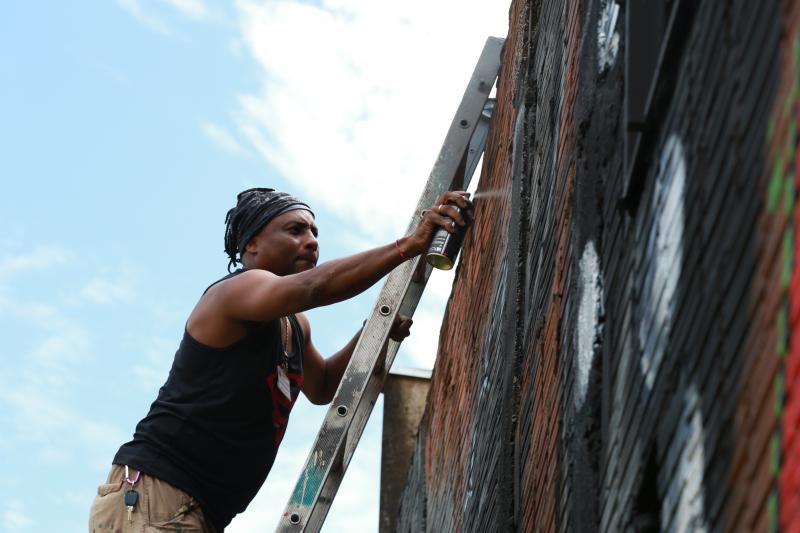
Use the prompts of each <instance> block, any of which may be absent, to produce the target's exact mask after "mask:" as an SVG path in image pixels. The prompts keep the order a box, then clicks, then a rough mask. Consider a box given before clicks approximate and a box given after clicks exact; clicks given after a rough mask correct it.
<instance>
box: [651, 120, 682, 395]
mask: <svg viewBox="0 0 800 533" xmlns="http://www.w3.org/2000/svg"><path fill="white" fill-rule="evenodd" d="M685 187H686V157H685V151H684V148H683V143H682V142H681V140H680V139H679V138H678V136H677V135H674V134H673V135H670V137H669V138H668V139H667V142H666V144H665V145H664V150H663V151H662V154H661V160H660V161H659V173H658V176H657V179H656V183H655V186H654V187H653V200H652V206H653V211H654V212H655V213H656V214H655V220H654V223H653V224H652V226H651V227H650V233H649V236H648V241H647V250H646V252H645V253H644V254H643V258H642V263H643V266H644V268H645V278H644V285H643V287H642V298H643V301H642V303H643V306H644V309H643V313H642V317H641V322H640V323H639V342H640V348H641V350H642V357H641V359H640V365H641V371H642V374H643V375H644V377H645V384H646V385H647V388H648V389H652V388H653V384H654V382H655V377H656V374H657V372H658V367H659V365H660V364H661V360H662V359H663V357H664V352H665V350H666V347H667V343H668V340H669V336H670V332H671V329H672V322H673V318H674V313H675V306H676V299H675V292H676V290H677V288H678V280H679V279H680V277H681V260H682V258H683V228H684V213H683V210H684V206H683V204H684V189H685Z"/></svg>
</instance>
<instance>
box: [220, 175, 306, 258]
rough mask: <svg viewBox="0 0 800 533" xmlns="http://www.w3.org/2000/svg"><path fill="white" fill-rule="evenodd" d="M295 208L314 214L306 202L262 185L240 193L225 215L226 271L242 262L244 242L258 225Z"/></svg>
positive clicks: (264, 223) (254, 233) (248, 240)
mask: <svg viewBox="0 0 800 533" xmlns="http://www.w3.org/2000/svg"><path fill="white" fill-rule="evenodd" d="M295 209H305V210H306V211H308V212H310V213H311V215H312V216H313V215H314V213H313V211H311V208H310V207H308V205H306V204H305V203H303V202H301V201H300V200H298V199H297V198H295V197H294V196H291V195H290V194H286V193H285V192H278V191H276V190H275V189H266V188H263V187H257V188H254V189H247V190H246V191H242V192H240V193H239V194H238V196H237V197H236V207H234V208H232V209H231V210H230V211H228V214H227V215H226V216H225V224H226V226H225V253H226V254H228V257H229V258H230V261H229V262H228V272H230V271H231V268H232V267H235V266H236V264H237V263H241V262H242V254H244V249H245V247H246V246H247V243H248V242H250V239H252V238H253V237H255V236H256V235H257V234H258V232H259V231H261V228H263V227H264V226H266V225H267V223H268V222H269V221H270V220H272V219H273V218H275V217H277V216H278V215H282V214H284V213H286V212H288V211H294V210H295Z"/></svg>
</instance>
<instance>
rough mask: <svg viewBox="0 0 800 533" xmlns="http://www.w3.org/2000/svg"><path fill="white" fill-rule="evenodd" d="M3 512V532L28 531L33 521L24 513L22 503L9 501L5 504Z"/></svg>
mask: <svg viewBox="0 0 800 533" xmlns="http://www.w3.org/2000/svg"><path fill="white" fill-rule="evenodd" d="M4 507H5V509H4V510H3V530H4V531H7V532H8V533H14V532H16V531H29V530H30V527H29V526H31V525H33V519H32V518H31V516H30V515H29V514H28V513H27V512H26V511H25V509H24V507H23V505H22V502H21V501H19V500H10V501H8V502H6V503H5V505H4Z"/></svg>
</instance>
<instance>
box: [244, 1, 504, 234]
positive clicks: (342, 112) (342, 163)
mask: <svg viewBox="0 0 800 533" xmlns="http://www.w3.org/2000/svg"><path fill="white" fill-rule="evenodd" d="M237 7H238V10H239V15H240V24H241V32H242V41H243V42H244V44H245V47H246V49H247V50H248V51H249V53H250V54H251V55H252V56H253V58H255V60H256V61H257V62H258V64H259V66H260V67H261V68H262V88H261V90H260V92H258V93H255V94H242V95H240V98H239V108H238V110H237V111H236V113H235V118H236V121H237V125H238V128H239V131H240V132H241V133H242V135H243V136H244V137H246V138H247V139H248V141H249V142H250V143H251V144H252V145H253V146H254V147H255V149H256V150H257V151H258V152H259V153H260V155H261V156H262V157H263V158H264V159H265V160H267V161H268V162H269V163H270V164H272V165H274V166H275V167H276V168H277V169H278V170H279V171H280V172H281V173H282V174H283V175H285V176H286V177H287V178H289V179H290V180H291V181H292V182H293V184H294V185H295V186H296V187H298V188H299V189H300V191H296V192H297V193H298V194H303V195H304V196H306V197H308V198H309V199H310V200H311V201H313V202H314V203H316V204H318V205H319V204H322V205H323V206H324V207H326V208H329V209H331V210H333V211H335V212H339V213H343V214H344V216H347V217H349V218H350V220H351V221H353V222H356V223H358V224H359V225H360V226H361V228H362V231H363V232H364V233H365V234H367V235H369V236H371V237H373V238H380V239H387V238H391V237H394V236H396V235H397V234H398V233H400V232H402V231H404V229H405V227H406V225H407V223H408V220H409V218H410V216H411V211H412V209H413V207H414V206H415V205H416V202H417V200H418V198H419V193H420V192H421V190H422V187H423V184H424V183H425V181H426V180H427V177H428V174H429V172H430V169H431V167H432V165H433V163H434V161H435V158H436V156H437V154H438V151H439V148H440V147H441V143H442V141H443V140H444V135H445V133H446V131H447V128H448V127H449V125H450V121H451V120H452V116H453V113H454V112H455V110H456V107H457V106H458V104H459V102H460V100H461V96H462V95H463V91H464V88H465V87H466V83H467V80H468V79H469V76H470V74H471V73H472V70H473V68H474V66H475V62H476V61H477V58H478V55H479V54H480V51H481V49H482V47H483V44H484V42H485V39H486V37H488V36H489V35H500V36H504V35H505V33H506V28H507V9H508V8H507V6H506V5H498V6H495V7H492V8H488V7H487V5H486V4H485V3H484V2H479V1H477V0H470V1H464V0H462V1H455V0H450V1H442V2H435V3H429V2H424V1H422V0H411V1H408V2H391V1H389V0H380V1H377V0H371V1H366V0H359V1H349V2H344V1H334V0H327V1H323V2H322V4H321V5H311V4H309V3H302V2H297V1H289V0H282V1H276V2H267V3H264V2H255V1H253V0H239V1H238V2H237Z"/></svg>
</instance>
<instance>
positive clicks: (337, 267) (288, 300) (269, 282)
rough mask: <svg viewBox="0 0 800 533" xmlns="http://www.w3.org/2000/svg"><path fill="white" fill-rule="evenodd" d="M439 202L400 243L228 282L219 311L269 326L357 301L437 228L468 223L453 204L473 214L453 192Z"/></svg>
mask: <svg viewBox="0 0 800 533" xmlns="http://www.w3.org/2000/svg"><path fill="white" fill-rule="evenodd" d="M438 201H439V202H440V204H441V207H440V208H439V209H437V210H433V209H432V210H429V211H428V212H427V213H426V215H425V217H424V218H423V219H422V220H421V221H420V223H419V225H418V226H417V228H416V230H415V231H414V233H413V234H411V235H408V236H406V237H403V238H401V239H399V240H398V241H397V242H395V243H392V244H387V245H385V246H381V247H378V248H373V249H372V250H368V251H366V252H361V253H358V254H354V255H350V256H347V257H343V258H340V259H334V260H332V261H327V262H325V263H323V264H321V265H319V266H317V267H315V268H311V269H309V270H306V271H304V272H300V273H297V274H291V275H287V276H277V275H275V274H273V273H271V272H268V271H266V270H259V269H254V270H249V271H247V272H244V273H243V274H241V275H239V276H236V277H235V278H232V279H230V280H227V281H225V282H224V283H225V290H221V291H219V294H218V296H217V297H218V298H219V299H220V300H219V301H218V305H219V307H218V308H219V309H220V310H221V311H222V312H223V313H224V315H225V316H226V317H228V318H230V319H233V320H238V321H252V322H267V321H270V320H275V319H277V318H280V317H282V316H286V315H289V314H292V313H299V312H302V311H307V310H309V309H313V308H315V307H320V306H323V305H329V304H332V303H336V302H340V301H342V300H346V299H348V298H352V297H353V296H355V295H357V294H360V293H361V292H363V291H365V290H367V289H368V288H369V287H371V286H372V285H374V284H375V283H376V282H377V281H378V280H380V279H381V278H382V277H383V276H385V275H386V274H388V273H389V272H391V271H392V270H393V269H394V268H395V267H397V266H398V265H400V264H401V263H402V262H403V261H405V260H406V258H411V257H414V256H417V255H419V254H421V253H423V252H424V251H425V250H426V249H427V247H428V245H429V243H430V241H431V239H432V238H433V235H434V233H435V232H436V230H437V229H439V228H444V229H446V230H447V231H453V230H454V229H455V227H454V226H453V225H452V224H453V221H455V223H456V224H459V225H464V224H466V220H465V218H464V217H462V215H461V214H460V213H459V212H458V211H457V210H455V209H453V208H452V207H450V206H448V205H445V204H447V202H448V201H451V202H453V203H455V204H457V205H458V206H459V207H461V208H462V209H463V210H467V211H468V210H469V209H470V207H471V204H469V201H468V200H467V198H466V196H465V195H464V194H463V193H460V192H452V191H448V192H445V193H444V194H442V196H441V197H440V198H439V200H438ZM401 252H402V254H401ZM403 256H405V257H403Z"/></svg>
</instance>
